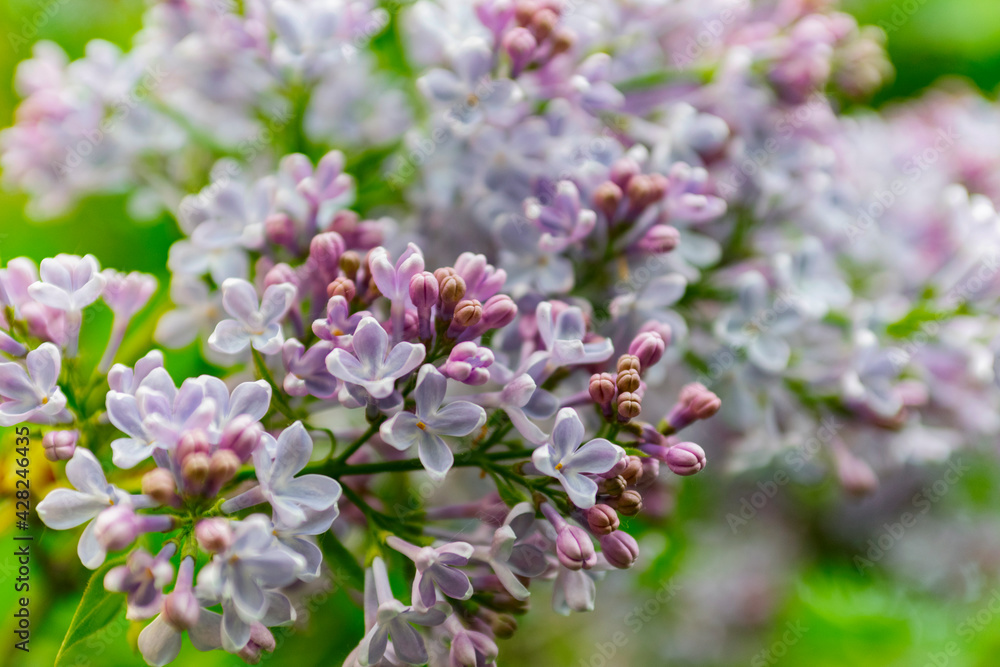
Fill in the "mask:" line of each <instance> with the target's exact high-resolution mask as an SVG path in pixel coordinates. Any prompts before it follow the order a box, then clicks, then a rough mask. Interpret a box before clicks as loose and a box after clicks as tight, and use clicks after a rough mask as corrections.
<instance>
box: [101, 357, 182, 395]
mask: <svg viewBox="0 0 1000 667" xmlns="http://www.w3.org/2000/svg"><path fill="white" fill-rule="evenodd" d="M157 368H163V353H162V352H160V351H159V350H150V351H149V352H147V353H146V355H145V356H144V357H142V358H141V359H139V361H137V362H135V369H134V370H133V369H131V368H129V367H128V366H125V365H123V364H115V365H114V366H112V367H111V370H110V371H108V386H109V387H111V391H116V392H119V393H122V394H128V395H129V396H135V392H136V391H138V389H139V387H140V386H142V382H143V380H145V379H146V378H147V377H148V376H149V374H150V373H151V372H153V370H155V369H157ZM168 377H169V376H168ZM171 384H172V383H171Z"/></svg>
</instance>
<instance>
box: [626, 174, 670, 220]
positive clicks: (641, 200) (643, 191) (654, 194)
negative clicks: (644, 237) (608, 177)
mask: <svg viewBox="0 0 1000 667" xmlns="http://www.w3.org/2000/svg"><path fill="white" fill-rule="evenodd" d="M668 185H669V181H667V177H666V176H663V175H662V174H637V175H635V176H633V177H632V178H631V179H629V182H628V187H627V188H625V194H626V195H628V200H629V213H630V214H631V215H636V214H638V213H641V212H642V211H644V210H646V208H647V207H649V206H651V205H652V204H655V203H657V202H658V201H660V200H661V199H663V196H664V195H665V194H667V186H668Z"/></svg>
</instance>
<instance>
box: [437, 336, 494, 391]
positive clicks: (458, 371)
mask: <svg viewBox="0 0 1000 667" xmlns="http://www.w3.org/2000/svg"><path fill="white" fill-rule="evenodd" d="M493 361H494V356H493V352H492V351H491V350H490V349H489V348H486V347H479V346H478V345H476V344H475V343H473V342H472V341H466V342H464V343H459V344H458V345H456V346H455V347H454V348H453V349H452V351H451V353H450V354H449V355H448V361H447V362H446V363H445V364H444V366H442V367H441V373H442V374H443V375H444V376H445V377H449V378H451V379H452V380H457V381H458V382H462V383H465V384H468V385H473V386H477V385H481V384H486V383H487V382H488V381H489V379H490V371H489V367H490V366H492V365H493Z"/></svg>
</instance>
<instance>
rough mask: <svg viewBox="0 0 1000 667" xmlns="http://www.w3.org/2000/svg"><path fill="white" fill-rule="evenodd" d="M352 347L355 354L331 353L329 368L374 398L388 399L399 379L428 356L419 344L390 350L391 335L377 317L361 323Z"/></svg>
mask: <svg viewBox="0 0 1000 667" xmlns="http://www.w3.org/2000/svg"><path fill="white" fill-rule="evenodd" d="M351 347H352V348H353V349H354V354H351V353H350V352H348V351H347V350H344V349H341V348H338V349H336V350H334V351H333V352H331V353H330V356H328V357H327V358H326V367H327V369H328V370H329V371H330V373H331V374H333V376H334V377H335V378H337V379H339V380H343V381H344V382H347V383H349V384H356V385H359V386H361V387H363V388H364V389H365V391H367V392H368V393H369V394H371V395H372V397H374V398H387V397H388V396H389V395H390V394H391V393H392V391H393V388H394V387H395V385H396V380H398V379H399V378H401V377H403V376H404V375H406V374H408V373H409V372H410V371H412V370H413V369H415V368H416V367H417V366H419V365H420V362H421V361H423V360H424V354H425V353H426V350H425V349H424V346H423V345H421V344H420V343H416V344H414V343H406V342H403V343H397V344H396V345H394V346H393V347H392V349H389V334H387V333H386V332H385V329H383V328H382V325H381V324H379V322H378V320H376V319H375V318H374V317H366V318H364V319H363V320H361V323H360V324H358V328H357V330H356V331H355V332H354V338H353V339H352V340H351Z"/></svg>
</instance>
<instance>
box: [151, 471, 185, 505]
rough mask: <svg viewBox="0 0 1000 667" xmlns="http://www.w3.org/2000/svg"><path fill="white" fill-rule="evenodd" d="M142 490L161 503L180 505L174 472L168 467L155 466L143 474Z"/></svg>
mask: <svg viewBox="0 0 1000 667" xmlns="http://www.w3.org/2000/svg"><path fill="white" fill-rule="evenodd" d="M142 492H143V494H144V495H147V496H149V497H150V498H152V499H153V500H155V501H156V502H157V503H159V504H160V505H170V506H172V507H178V506H179V505H180V504H181V500H180V497H178V495H177V482H176V481H175V480H174V476H173V473H171V472H170V471H169V470H167V469H166V468H155V469H154V470H150V471H149V472H147V473H146V474H145V475H143V476H142Z"/></svg>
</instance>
